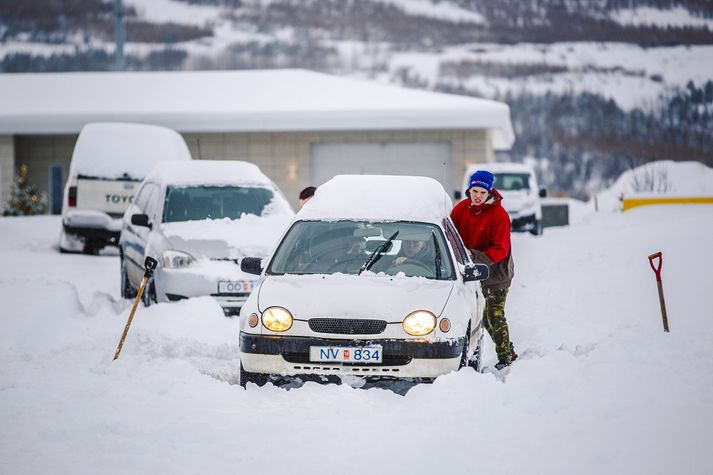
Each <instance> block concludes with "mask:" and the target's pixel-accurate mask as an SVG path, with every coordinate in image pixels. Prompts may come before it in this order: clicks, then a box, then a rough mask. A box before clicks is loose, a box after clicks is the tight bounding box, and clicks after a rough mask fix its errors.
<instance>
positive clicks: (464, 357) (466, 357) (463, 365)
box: [458, 323, 470, 369]
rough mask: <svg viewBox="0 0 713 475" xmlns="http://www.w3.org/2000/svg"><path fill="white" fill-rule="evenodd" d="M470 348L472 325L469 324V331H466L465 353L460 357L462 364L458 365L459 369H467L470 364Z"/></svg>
mask: <svg viewBox="0 0 713 475" xmlns="http://www.w3.org/2000/svg"><path fill="white" fill-rule="evenodd" d="M468 346H470V323H468V329H467V330H466V331H465V342H464V344H463V353H461V355H460V364H459V365H458V369H461V368H465V367H466V365H467V364H468Z"/></svg>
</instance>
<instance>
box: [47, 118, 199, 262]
mask: <svg viewBox="0 0 713 475" xmlns="http://www.w3.org/2000/svg"><path fill="white" fill-rule="evenodd" d="M190 159H191V154H190V152H189V150H188V146H187V145H186V142H185V141H184V140H183V137H181V136H180V135H179V134H178V133H177V132H176V131H174V130H171V129H167V128H164V127H158V126H155V125H145V124H127V123H91V124H87V125H85V126H84V127H83V128H82V131H81V132H80V134H79V138H78V139H77V143H76V145H75V146H74V152H73V154H72V163H71V165H70V167H69V177H68V178H67V183H66V185H65V188H64V199H63V201H62V231H61V233H60V240H59V249H60V252H84V253H87V254H94V253H97V252H98V251H99V250H101V249H102V248H104V247H105V246H107V245H117V243H118V242H119V233H120V231H121V218H122V216H123V215H124V211H126V208H128V207H129V205H130V204H131V201H132V200H133V198H134V193H135V192H136V191H137V190H138V186H139V184H140V183H141V180H143V179H144V177H145V176H146V175H147V174H148V172H149V171H150V170H151V168H153V166H154V165H155V164H156V163H157V162H160V161H164V160H190Z"/></svg>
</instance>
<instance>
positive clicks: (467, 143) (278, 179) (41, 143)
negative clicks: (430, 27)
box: [0, 130, 493, 208]
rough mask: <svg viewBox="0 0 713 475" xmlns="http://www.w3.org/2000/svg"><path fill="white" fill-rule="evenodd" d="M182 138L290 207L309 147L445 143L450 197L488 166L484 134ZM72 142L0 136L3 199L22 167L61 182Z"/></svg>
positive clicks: (43, 184) (41, 179)
mask: <svg viewBox="0 0 713 475" xmlns="http://www.w3.org/2000/svg"><path fill="white" fill-rule="evenodd" d="M183 136H184V138H185V139H186V143H187V144H188V147H189V148H190V150H191V154H192V155H193V158H195V159H205V160H208V159H213V160H244V161H247V162H252V163H255V164H256V165H257V166H259V167H260V168H261V169H262V171H263V172H264V173H265V174H266V175H267V176H269V177H270V178H271V179H272V180H274V181H275V183H277V185H278V186H279V187H280V188H281V189H282V190H283V192H284V193H285V195H286V196H287V198H288V199H289V200H290V202H291V203H292V205H293V206H294V207H295V208H296V206H297V194H298V193H299V191H300V190H301V189H303V188H304V187H306V186H309V185H311V184H312V183H311V170H310V159H311V150H312V145H313V144H316V143H335V142H337V143H349V142H354V143H359V142H365V143H375V142H377V143H378V142H392V141H393V142H450V143H451V150H452V157H451V159H452V163H451V183H450V189H448V188H449V187H448V186H446V188H447V191H448V192H450V193H451V194H452V193H453V192H454V191H456V190H460V188H461V186H462V182H463V174H464V173H465V171H466V169H467V168H468V166H470V165H472V164H474V163H481V162H487V161H493V150H492V146H491V137H490V134H489V133H488V131H486V130H435V131H430V130H413V131H408V130H406V131H371V132H370V131H355V132H349V131H345V132H270V133H184V134H183ZM76 140H77V135H22V136H16V137H15V139H14V147H13V140H12V136H0V167H3V168H2V177H0V178H1V179H2V184H1V186H2V188H1V190H2V194H3V196H9V193H10V184H11V183H12V175H13V173H14V172H13V170H12V168H13V165H14V166H19V165H20V164H23V163H24V164H26V165H27V166H28V178H29V180H30V182H31V183H33V184H35V185H36V186H37V187H38V188H39V189H40V190H41V191H49V190H48V188H49V183H48V181H49V167H50V165H53V164H61V165H63V167H64V177H63V180H66V179H67V173H68V171H69V164H70V162H71V158H72V150H73V148H74V143H75V142H76ZM13 153H14V163H13V161H12V159H11V157H13ZM6 157H10V158H6ZM6 169H9V171H6ZM406 172H407V171H405V173H406ZM461 191H462V190H461ZM5 201H6V199H4V200H3V204H4V203H5Z"/></svg>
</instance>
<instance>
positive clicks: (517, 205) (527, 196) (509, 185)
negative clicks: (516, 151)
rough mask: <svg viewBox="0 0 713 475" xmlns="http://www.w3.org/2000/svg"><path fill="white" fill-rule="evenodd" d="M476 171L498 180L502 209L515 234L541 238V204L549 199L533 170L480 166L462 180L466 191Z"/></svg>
mask: <svg viewBox="0 0 713 475" xmlns="http://www.w3.org/2000/svg"><path fill="white" fill-rule="evenodd" d="M477 170H487V171H489V172H490V173H492V174H493V176H494V177H495V182H494V186H495V188H496V189H497V190H498V191H499V192H500V194H501V195H503V207H504V208H505V210H506V211H507V212H508V214H509V215H510V220H511V221H512V227H511V229H512V230H513V231H529V232H530V233H532V234H534V235H538V236H539V235H541V234H542V204H541V202H540V198H544V197H545V196H546V195H547V191H546V190H545V188H541V187H539V186H538V184H537V177H536V176H535V171H534V170H533V169H532V167H529V166H528V165H525V164H522V163H510V162H508V163H503V162H501V163H478V164H475V165H472V166H470V167H469V168H468V170H467V171H466V173H465V176H464V177H463V189H464V190H465V189H466V188H467V187H468V181H469V180H470V176H471V175H472V174H473V173H475V172H476V171H477Z"/></svg>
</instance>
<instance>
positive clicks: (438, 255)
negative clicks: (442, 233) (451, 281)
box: [431, 231, 441, 280]
mask: <svg viewBox="0 0 713 475" xmlns="http://www.w3.org/2000/svg"><path fill="white" fill-rule="evenodd" d="M431 236H432V237H433V249H435V252H436V279H438V280H441V248H440V247H438V241H436V233H435V231H431Z"/></svg>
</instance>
